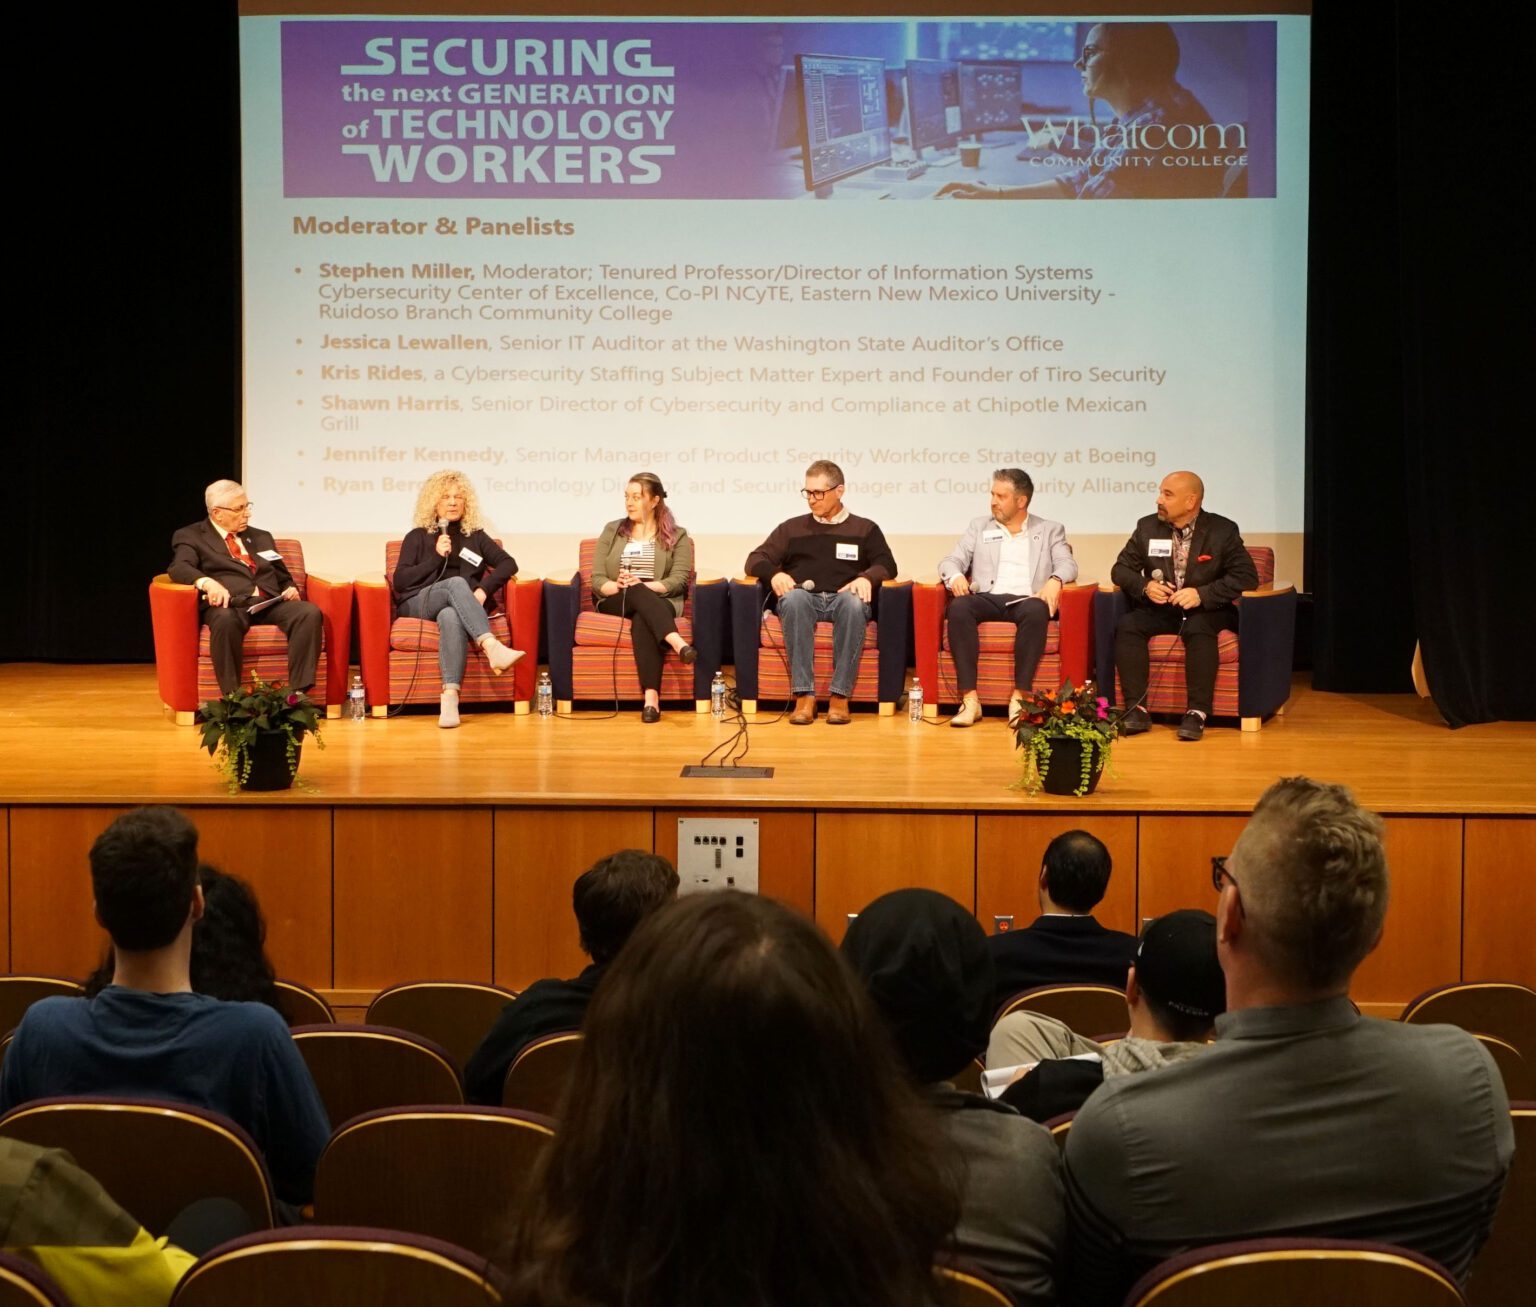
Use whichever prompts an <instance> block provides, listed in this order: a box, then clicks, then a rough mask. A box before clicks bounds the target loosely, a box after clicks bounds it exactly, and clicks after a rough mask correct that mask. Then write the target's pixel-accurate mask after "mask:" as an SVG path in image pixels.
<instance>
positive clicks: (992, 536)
mask: <svg viewBox="0 0 1536 1307" xmlns="http://www.w3.org/2000/svg"><path fill="white" fill-rule="evenodd" d="M1007 534H1008V533H1007V532H1006V531H1004V530H1003V529H1002V528H1001V527H996V528H994V529H993V530H990V531H983V532H982V533H981V538H982V539H983V540H1001V539H1002V538H1003V537H1004V536H1005V535H1007Z"/></svg>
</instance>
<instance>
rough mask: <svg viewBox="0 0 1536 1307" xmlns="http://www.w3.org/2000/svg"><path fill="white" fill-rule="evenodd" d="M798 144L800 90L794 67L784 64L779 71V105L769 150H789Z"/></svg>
mask: <svg viewBox="0 0 1536 1307" xmlns="http://www.w3.org/2000/svg"><path fill="white" fill-rule="evenodd" d="M799 144H800V90H799V86H798V83H797V82H796V80H795V66H794V65H793V64H785V65H784V67H783V68H781V69H780V70H779V103H778V110H777V112H776V113H775V114H774V127H773V140H772V141H770V142H769V148H771V149H774V150H790V149H793V148H794V147H796V146H798V145H799Z"/></svg>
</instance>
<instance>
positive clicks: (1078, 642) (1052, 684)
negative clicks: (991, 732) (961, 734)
mask: <svg viewBox="0 0 1536 1307" xmlns="http://www.w3.org/2000/svg"><path fill="white" fill-rule="evenodd" d="M1097 589H1098V587H1097V586H1095V585H1094V583H1093V582H1092V581H1084V582H1080V583H1078V584H1076V585H1068V586H1063V587H1062V590H1061V602H1060V603H1059V604H1058V605H1057V608H1056V616H1055V617H1054V618H1053V619H1052V620H1051V624H1050V626H1049V627H1048V628H1047V630H1046V636H1045V653H1044V654H1043V655H1041V658H1040V664H1039V666H1038V667H1036V668H1035V683H1034V686H1033V687H1032V688H1033V689H1036V690H1056V689H1060V688H1061V683H1062V682H1063V681H1068V680H1070V681H1071V682H1072V684H1073V685H1081V684H1082V683H1083V682H1084V681H1086V680H1087V679H1088V655H1089V654H1090V653H1091V652H1092V650H1093V597H1094V594H1095V592H1096V591H1097ZM951 598H953V596H952V595H951V594H950V592H949V587H948V586H946V585H945V584H944V583H943V582H942V581H926V580H925V581H920V582H918V583H917V584H916V585H914V586H913V587H912V633H913V649H914V653H915V655H916V663H917V676H918V679H919V680H920V681H922V683H923V715H924V716H925V717H937V716H938V714H939V705H940V704H951V703H952V704H955V705H957V706H958V705H959V702H960V690H959V687H958V685H957V684H956V681H955V659H954V656H953V655H952V654H951V653H950V651H949V622H948V620H947V618H946V617H945V613H946V612H947V611H948V609H949V601H950V599H951ZM1017 630H1018V628H1017V627H1015V626H1014V624H1013V623H1012V622H982V623H980V625H978V626H977V628H976V633H977V635H978V636H979V637H980V643H981V656H980V657H979V658H978V659H977V660H976V693H977V694H979V695H980V696H981V702H982V704H983V705H987V706H991V707H997V708H1005V707H1007V705H1008V696H1009V695H1011V694H1012V693H1013V690H1014V684H1013V640H1014V634H1015V632H1016V631H1017Z"/></svg>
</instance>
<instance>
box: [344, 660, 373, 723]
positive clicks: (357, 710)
mask: <svg viewBox="0 0 1536 1307" xmlns="http://www.w3.org/2000/svg"><path fill="white" fill-rule="evenodd" d="M367 716H368V702H367V699H366V698H365V696H364V695H363V678H362V677H361V676H359V675H357V674H356V673H355V672H354V673H353V675H352V685H351V687H350V688H349V689H348V690H347V720H348V721H349V722H360V721H363V720H364V719H365V718H366V717H367Z"/></svg>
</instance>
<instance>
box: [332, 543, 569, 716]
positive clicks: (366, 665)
mask: <svg viewBox="0 0 1536 1307" xmlns="http://www.w3.org/2000/svg"><path fill="white" fill-rule="evenodd" d="M401 543H402V542H401V541H399V540H391V541H390V542H389V543H388V544H386V545H385V546H384V575H383V576H382V577H381V576H378V575H373V576H366V577H358V579H357V581H356V588H357V628H358V629H357V634H358V653H359V656H360V657H361V659H362V663H363V690H364V692H365V693H366V694H367V696H368V706H369V711H370V712H371V713H372V714H373V715H374V716H375V717H385V716H388V714H389V709H390V705H391V704H412V703H431V704H435V703H436V702H437V696H438V693H439V691H440V690H441V689H442V684H441V682H442V677H441V676H440V675H439V673H438V670H437V623H436V622H435V621H427V620H424V619H423V618H420V617H398V616H396V615H395V592H394V590H393V588H392V586H391V582H392V581H393V580H394V576H395V566H396V564H397V563H399V561H400V545H401ZM496 543H497V544H500V543H501V542H500V541H499V540H498V541H497V542H496ZM542 595H543V587H542V586H540V584H539V583H538V582H537V581H519V580H518V579H517V578H516V577H513V578H512V580H510V581H508V582H507V584H506V586H505V587H504V588H503V589H501V590H500V591H498V592H497V593H496V594H495V595H493V596H492V599H493V601H494V608H493V611H492V613H491V634H492V635H494V636H495V637H496V638H497V639H498V640H500V641H501V642H502V644H504V645H507V646H508V647H509V648H512V649H521V650H523V652H524V653H525V654H526V655H527V656H526V657H524V658H522V659H521V660H519V662H518V663H517V664H516V666H514V667H513V668H512V669H511V670H510V671H509V672H507V674H506V675H505V676H495V675H492V673H491V670H490V668H488V667H487V666H486V665H485V660H484V659H483V658H481V657H480V656H479V655H478V654H477V653H476V651H475V650H474V649H473V648H471V649H470V651H469V658H468V660H467V661H466V662H465V664H464V681H463V683H462V684H461V685H460V687H459V702H460V703H510V704H512V705H513V711H514V712H519V713H526V712H527V711H528V709H529V704H530V703H531V702H532V700H533V685H534V681H535V680H536V679H537V677H538V670H539V669H538V666H537V664H538V653H539V605H540V600H541V598H542Z"/></svg>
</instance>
